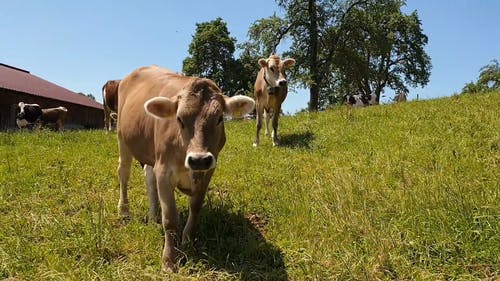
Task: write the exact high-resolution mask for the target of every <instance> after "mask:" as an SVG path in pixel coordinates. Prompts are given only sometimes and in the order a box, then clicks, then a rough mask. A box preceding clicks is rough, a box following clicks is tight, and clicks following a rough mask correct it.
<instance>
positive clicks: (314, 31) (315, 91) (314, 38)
mask: <svg viewBox="0 0 500 281" xmlns="http://www.w3.org/2000/svg"><path fill="white" fill-rule="evenodd" d="M308 11H309V19H310V24H309V34H310V36H311V37H310V42H309V44H310V46H311V48H310V49H309V71H310V72H311V80H312V83H311V88H310V90H309V92H310V100H309V111H310V112H313V111H318V96H319V82H320V81H319V77H320V76H319V75H318V21H317V14H316V0H309V7H308Z"/></svg>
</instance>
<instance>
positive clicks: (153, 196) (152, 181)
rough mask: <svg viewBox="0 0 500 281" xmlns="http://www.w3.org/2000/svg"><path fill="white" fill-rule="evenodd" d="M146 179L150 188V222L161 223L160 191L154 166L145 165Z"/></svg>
mask: <svg viewBox="0 0 500 281" xmlns="http://www.w3.org/2000/svg"><path fill="white" fill-rule="evenodd" d="M144 177H145V180H146V186H147V188H148V200H149V210H148V217H147V218H148V222H157V223H161V216H160V202H159V200H158V189H157V188H156V177H155V174H154V171H153V167H152V166H149V165H144Z"/></svg>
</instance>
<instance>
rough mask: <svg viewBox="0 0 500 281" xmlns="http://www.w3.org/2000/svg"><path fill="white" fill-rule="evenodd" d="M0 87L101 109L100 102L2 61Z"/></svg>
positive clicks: (0, 65) (0, 64)
mask: <svg viewBox="0 0 500 281" xmlns="http://www.w3.org/2000/svg"><path fill="white" fill-rule="evenodd" d="M0 88H4V89H9V90H14V91H18V92H23V93H26V94H30V95H34V96H40V97H45V98H50V99H55V100H60V101H65V102H69V103H75V104H80V105H84V106H88V107H94V108H99V109H102V105H101V104H100V103H98V102H96V101H95V100H92V99H90V98H89V97H87V96H84V95H80V94H77V93H74V92H72V91H70V90H68V89H66V88H63V87H61V86H58V85H56V84H53V83H51V82H49V81H47V80H44V79H42V78H40V77H37V76H35V75H33V74H31V73H29V71H26V70H24V69H20V68H16V67H13V66H10V65H6V64H3V63H0Z"/></svg>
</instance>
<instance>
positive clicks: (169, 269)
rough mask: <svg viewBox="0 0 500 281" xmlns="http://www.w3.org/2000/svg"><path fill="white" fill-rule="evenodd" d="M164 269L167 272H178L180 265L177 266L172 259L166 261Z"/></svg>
mask: <svg viewBox="0 0 500 281" xmlns="http://www.w3.org/2000/svg"><path fill="white" fill-rule="evenodd" d="M162 269H163V272H165V273H177V272H178V271H179V267H178V266H177V264H175V263H173V262H171V261H168V262H164V263H163V267H162Z"/></svg>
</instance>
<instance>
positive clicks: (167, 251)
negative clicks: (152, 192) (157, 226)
mask: <svg viewBox="0 0 500 281" xmlns="http://www.w3.org/2000/svg"><path fill="white" fill-rule="evenodd" d="M154 172H155V176H156V184H157V187H158V198H159V200H160V206H161V221H162V226H163V231H164V233H165V244H164V245H163V254H162V261H163V269H164V270H166V271H168V270H172V271H174V272H175V271H177V259H178V256H179V252H178V251H177V249H176V246H177V225H178V221H179V214H178V213H177V207H176V205H175V194H174V185H173V184H172V182H171V175H170V173H169V172H167V171H164V169H163V168H162V167H158V166H156V165H155V167H154Z"/></svg>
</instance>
